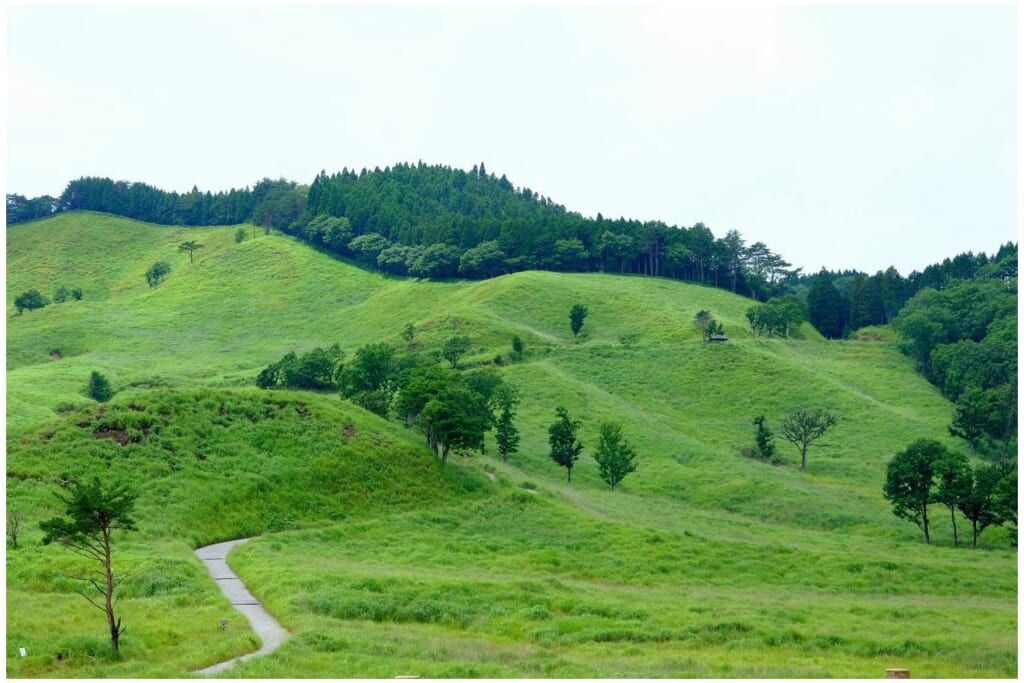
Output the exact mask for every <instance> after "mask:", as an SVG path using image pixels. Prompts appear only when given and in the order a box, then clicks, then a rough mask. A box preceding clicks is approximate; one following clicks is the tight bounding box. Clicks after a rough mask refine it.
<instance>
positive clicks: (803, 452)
mask: <svg viewBox="0 0 1024 683" xmlns="http://www.w3.org/2000/svg"><path fill="white" fill-rule="evenodd" d="M800 469H801V470H804V469H807V444H801V446H800Z"/></svg>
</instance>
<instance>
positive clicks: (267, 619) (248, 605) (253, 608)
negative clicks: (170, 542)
mask: <svg viewBox="0 0 1024 683" xmlns="http://www.w3.org/2000/svg"><path fill="white" fill-rule="evenodd" d="M248 540H249V539H248V538H240V539H238V540H236V541H225V542H224V543H214V544H213V545H208V546H204V547H202V548H197V549H196V555H198V556H199V559H200V560H202V561H203V564H205V565H206V568H207V569H209V570H210V574H211V575H212V576H213V579H214V580H215V581H216V582H217V585H218V586H220V590H221V592H222V593H224V595H225V596H227V599H228V600H230V601H231V604H232V605H233V606H234V607H235V609H236V610H238V611H239V612H241V613H242V614H244V615H245V618H246V619H248V620H249V623H250V624H252V630H253V631H255V632H256V635H257V636H259V637H260V640H262V641H263V645H261V646H260V649H259V650H256V652H250V653H249V654H247V655H242V656H241V657H235V658H234V659H229V660H228V661H226V662H221V663H220V664H214V665H213V666H208V667H206V668H205V669H200V670H199V671H197V672H196V673H199V674H205V675H210V674H215V673H219V672H221V671H223V670H225V669H227V668H228V667H230V666H231V665H232V664H234V663H235V662H240V661H244V660H246V659H251V658H252V657H261V656H263V655H265V654H269V653H271V652H273V651H274V650H276V649H277V648H279V647H280V646H281V644H282V643H283V642H284V641H285V639H286V638H288V632H287V631H285V630H284V627H283V626H281V624H279V623H278V622H277V619H274V617H272V616H271V615H270V612H268V611H267V610H265V609H263V605H261V604H260V602H259V600H257V599H256V598H255V597H253V595H252V593H250V592H249V589H247V588H246V587H245V584H244V583H242V580H241V579H240V578H238V574H236V573H235V572H233V571H232V570H231V567H229V566H228V563H227V555H228V551H229V550H231V549H232V548H234V547H235V546H236V545H239V544H241V543H245V542H246V541H248Z"/></svg>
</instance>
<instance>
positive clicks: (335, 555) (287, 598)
mask: <svg viewBox="0 0 1024 683" xmlns="http://www.w3.org/2000/svg"><path fill="white" fill-rule="evenodd" d="M236 229H237V226H235V227H217V228H179V227H166V226H157V225H149V224H145V223H139V222H136V221H131V220H127V219H122V218H116V217H112V216H107V215H102V214H92V213H65V214H61V215H59V216H57V217H55V218H52V219H47V220H44V221H38V222H33V223H28V224H20V225H15V226H12V227H9V228H8V231H7V320H6V329H7V485H6V493H7V511H8V514H10V513H11V511H12V510H13V511H16V512H17V513H18V515H19V517H20V518H21V519H22V531H21V535H20V539H19V545H20V547H19V548H17V549H12V548H11V547H10V546H8V550H7V556H6V568H7V594H6V596H7V645H6V647H7V671H6V673H7V675H8V676H10V677H16V678H20V677H43V678H54V677H56V678H62V677H146V678H150V677H154V678H161V677H184V676H190V675H192V673H191V672H193V671H195V670H196V669H199V668H201V667H204V666H207V665H210V664H213V663H215V662H218V661H221V660H223V659H227V658H230V657H233V656H237V655H240V654H244V653H246V652H250V651H252V650H254V649H256V647H257V646H258V643H257V642H256V639H255V636H254V635H253V634H252V633H251V632H250V631H249V630H248V627H247V625H246V624H245V621H244V618H243V617H242V616H241V615H240V614H237V613H234V612H233V611H232V609H231V607H230V605H228V603H227V601H226V600H225V599H224V598H223V597H222V596H221V594H220V593H219V591H218V590H217V587H216V585H215V584H214V582H213V580H212V579H210V578H209V576H208V574H207V573H206V570H205V568H204V567H203V566H202V564H201V563H200V562H199V560H198V559H196V558H195V556H194V555H193V553H192V549H194V548H195V547H197V546H199V545H203V544H207V543H212V542H216V541H221V540H228V539H233V538H239V537H243V536H256V537H258V538H256V540H254V541H252V542H250V543H248V544H246V545H244V546H240V547H238V548H237V549H235V550H233V551H232V554H231V556H230V558H231V563H232V566H233V567H234V568H235V569H236V571H237V572H238V573H239V575H240V576H241V577H242V578H243V580H244V581H245V582H246V584H247V585H248V587H249V589H250V590H251V592H252V593H253V594H254V595H256V596H257V597H259V598H260V599H261V600H262V601H263V603H264V605H265V606H266V607H267V608H268V609H269V610H270V611H271V612H272V613H273V614H274V615H275V616H277V618H278V619H279V620H280V621H281V622H282V624H283V625H284V626H285V627H286V628H287V629H288V630H289V631H290V633H291V637H290V638H289V640H288V641H287V642H286V643H285V645H284V646H282V648H281V649H279V650H278V651H276V652H275V653H273V654H271V655H270V656H267V657H261V658H257V659H253V660H249V661H248V662H245V663H242V664H236V666H235V667H233V668H232V669H230V670H229V671H227V672H225V673H223V674H221V676H222V677H229V678H230V677H247V678H248V677H251V678H262V677H318V678H336V677H361V678H362V677H370V678H373V677H393V676H397V675H410V676H420V677H432V678H442V677H454V678H473V677H488V678H533V677H537V678H562V677H587V678H616V677H631V678H648V677H649V678H658V677H669V678H689V677H698V678H709V677H710V678H719V677H721V678H731V677H738V678H750V677H768V678H786V677H843V678H873V677H882V676H884V674H885V669H886V668H890V667H903V668H909V669H911V671H912V675H913V676H914V677H945V678H949V677H952V678H964V677H1015V676H1016V675H1017V668H1018V662H1017V554H1016V551H1015V550H1014V549H1012V548H1011V546H1010V539H1009V535H1008V533H1007V532H1006V531H1005V530H1004V529H1002V528H990V529H988V530H986V531H985V532H984V533H983V534H982V537H981V542H980V547H979V548H978V549H971V548H964V547H961V548H954V547H953V544H952V531H951V528H950V520H949V516H948V513H945V514H944V513H942V512H941V511H940V509H939V508H935V510H934V511H933V514H934V522H933V523H934V529H933V539H934V541H933V544H932V545H931V546H928V545H925V544H924V542H923V540H922V538H921V533H920V531H919V530H918V529H917V528H916V527H915V526H913V525H912V524H910V523H908V522H904V521H901V520H899V519H897V518H896V517H895V516H894V515H893V514H892V512H891V509H890V507H889V504H888V503H887V502H886V501H885V500H884V499H883V497H882V493H881V491H882V484H883V480H884V477H885V466H886V464H887V463H888V461H889V460H890V459H891V458H892V456H893V455H894V454H895V453H896V452H897V451H899V450H902V449H903V448H905V447H906V446H907V445H908V444H909V443H910V442H912V441H914V440H915V439H918V438H922V437H928V438H935V439H939V440H941V441H943V442H944V443H945V444H946V445H947V446H949V447H950V448H954V449H964V448H965V446H964V445H963V444H962V442H959V441H957V440H955V439H953V438H951V437H949V436H948V432H947V430H946V425H947V424H948V422H949V419H950V416H951V413H952V405H951V404H950V403H949V402H948V401H947V400H945V399H944V398H943V397H942V396H941V395H940V394H939V392H938V391H937V390H936V389H935V388H934V387H932V386H931V385H929V384H928V383H927V382H926V381H925V380H924V379H923V378H922V377H920V376H919V375H917V374H916V373H915V372H914V369H913V363H912V361H911V360H910V359H908V358H906V357H904V356H903V355H901V354H900V353H899V351H898V349H897V346H896V342H895V340H894V337H893V335H892V333H891V332H890V331H889V330H887V329H884V328H878V329H876V330H873V332H874V333H873V334H870V335H862V336H861V337H860V338H859V339H857V340H850V341H842V342H829V341H825V340H824V339H822V338H821V337H820V336H819V335H818V334H817V333H816V332H815V331H814V330H813V329H812V328H811V327H810V326H808V325H805V326H804V327H803V328H802V329H801V330H800V331H799V332H798V334H797V335H795V337H794V338H792V339H788V340H780V339H766V338H758V337H754V336H753V335H752V334H751V333H750V331H749V327H748V324H747V321H746V318H745V317H744V313H745V311H746V309H747V307H748V306H749V305H750V304H751V302H750V301H749V300H747V299H743V298H741V297H738V296H734V295H732V294H730V293H728V292H725V291H722V290H719V289H713V288H710V287H702V286H697V285H691V284H686V283H682V282H676V281H668V280H662V279H652V278H643V277H636V276H618V275H604V274H577V275H570V274H560V273H550V272H523V273H516V274H512V275H506V276H503V277H499V278H495V279H492V280H485V281H473V282H469V281H458V282H429V281H418V280H414V279H406V278H391V277H387V276H383V275H380V274H377V273H374V272H369V271H366V270H363V269H361V268H358V267H356V266H353V265H352V264H350V263H347V262H345V261H341V260H338V259H336V258H334V257H332V256H330V255H328V254H325V253H321V252H318V251H316V250H315V249H312V248H310V247H309V246H308V245H305V244H302V243H300V242H298V241H296V240H294V239H292V238H289V237H286V236H283V235H280V234H276V233H275V234H271V235H264V234H262V232H260V233H259V234H258V235H257V236H256V237H255V238H253V236H252V232H251V227H249V226H246V230H247V235H248V238H247V239H246V240H245V241H244V242H242V243H240V244H239V243H236V242H235V239H234V235H235V231H236ZM185 240H195V241H198V242H200V243H202V244H203V245H204V247H203V248H202V249H201V250H199V251H197V252H196V253H195V263H193V264H190V263H189V256H188V254H186V253H181V252H179V251H178V250H177V245H178V244H180V243H181V242H183V241H185ZM157 260H165V261H168V262H169V263H170V264H171V273H170V275H169V276H168V278H167V279H166V280H165V281H164V282H163V283H162V284H160V286H158V287H156V288H150V287H148V286H147V284H146V281H145V277H144V274H145V271H146V269H147V268H149V267H150V266H151V265H152V264H153V262H154V261H157ZM60 285H64V286H67V287H69V288H72V287H80V288H81V289H82V290H83V299H82V300H81V301H70V302H66V303H61V304H51V305H49V306H47V307H45V308H42V309H39V310H35V311H28V312H25V313H23V314H20V315H18V314H16V311H15V309H14V307H13V300H14V297H15V296H17V295H18V294H19V293H21V292H23V291H25V290H27V289H31V288H35V289H39V290H40V291H41V292H43V294H45V295H47V296H50V295H52V293H53V291H54V290H55V289H56V288H57V287H58V286H60ZM575 303H583V304H586V305H587V306H588V309H589V316H588V317H587V319H586V323H585V325H584V328H583V334H582V335H581V339H579V340H574V339H573V336H572V333H571V331H570V329H569V317H568V312H569V309H570V308H571V306H572V305H573V304H575ZM701 309H706V310H710V311H711V312H712V313H713V314H714V316H715V318H716V319H717V320H720V321H722V322H723V324H724V326H725V331H726V334H727V335H728V336H729V338H730V340H729V341H728V342H727V343H722V344H706V343H704V342H702V341H701V337H700V333H699V331H698V330H697V329H696V327H695V326H694V325H693V322H692V321H693V318H694V315H695V314H696V313H697V311H699V310H701ZM407 323H413V324H414V325H415V329H416V335H415V339H414V345H415V347H416V349H417V350H420V351H431V350H439V349H440V348H441V345H442V344H443V343H444V341H445V340H446V339H448V338H449V337H452V336H455V335H467V336H469V337H470V339H471V340H472V349H471V351H470V352H469V353H468V354H467V356H466V357H465V358H464V359H463V361H462V363H461V364H462V365H463V366H464V367H467V368H475V367H493V368H494V369H495V370H496V371H497V372H499V373H500V375H501V377H502V378H503V380H505V381H506V382H508V383H510V384H514V385H515V386H516V387H518V389H519V392H520V395H521V397H522V402H521V404H520V405H519V407H518V417H517V424H518V427H519V430H520V433H521V444H520V452H519V453H517V454H515V455H513V457H512V458H511V459H510V460H509V462H507V463H503V462H501V461H500V460H499V459H498V458H497V457H496V456H495V455H494V453H496V450H497V449H496V447H495V443H494V440H493V435H491V436H489V437H488V442H487V449H486V450H487V453H486V454H483V455H481V454H479V453H473V454H458V455H453V456H452V457H450V458H449V462H448V465H447V466H445V467H442V466H441V464H440V462H439V461H438V460H437V459H436V458H435V456H434V455H433V453H431V451H430V450H429V449H428V448H427V447H426V445H425V444H424V443H423V439H422V437H421V436H420V434H419V433H418V432H416V431H415V430H414V429H408V428H406V427H404V425H403V424H402V423H401V422H399V421H397V420H394V419H392V420H390V421H388V420H384V419H381V418H379V417H377V416H375V415H373V414H371V413H368V412H366V411H364V410H362V409H361V408H359V407H357V406H355V405H353V404H352V403H350V402H348V401H343V400H341V399H340V398H339V397H338V395H336V394H331V393H314V392H299V391H271V392H267V391H261V390H259V389H257V388H255V385H254V381H255V377H256V375H257V374H258V373H259V372H260V370H262V369H263V368H264V367H266V366H267V365H268V364H270V363H272V362H274V361H277V360H278V359H280V358H281V357H282V356H283V355H284V354H286V353H287V352H289V351H296V352H300V353H301V352H304V351H308V350H310V349H312V348H314V347H317V346H321V347H325V346H329V345H331V344H334V343H339V344H340V345H341V346H342V348H343V349H344V350H345V352H346V354H347V356H348V357H349V358H351V356H352V354H353V353H354V352H355V351H356V349H358V348H359V347H360V346H362V345H364V344H367V343H371V342H387V343H390V344H392V345H394V346H395V347H396V348H399V349H403V350H404V349H405V348H406V342H405V340H403V339H402V336H401V332H402V329H403V327H404V326H405V325H406V324H407ZM513 335H519V336H520V337H521V338H522V339H523V341H524V343H525V346H526V354H525V357H524V358H523V359H521V360H517V361H515V362H511V361H510V353H511V344H510V339H511V337H512V336H513ZM498 356H501V362H500V363H498V362H496V361H497V357H498ZM93 370H98V371H100V372H102V373H103V374H105V375H106V376H107V377H108V378H109V379H110V380H111V384H112V386H113V388H114V389H115V390H116V391H117V393H116V395H115V397H114V398H113V400H112V401H111V402H110V403H107V404H102V405H100V404H97V403H95V402H94V401H92V400H90V399H88V398H87V397H86V396H85V394H84V388H85V384H86V381H87V379H88V377H89V374H90V372H92V371H93ZM560 405H561V406H565V407H566V408H568V410H569V412H570V413H571V414H572V415H573V417H575V418H577V419H579V420H581V422H582V428H581V439H582V441H583V443H584V445H585V447H586V450H585V451H584V455H583V456H582V457H581V459H580V461H579V462H578V463H577V465H576V467H575V468H574V469H573V477H572V483H571V484H569V483H567V482H566V476H565V470H564V469H562V468H559V467H557V466H556V465H555V464H554V463H553V462H552V461H551V460H550V458H549V457H548V443H547V426H548V425H549V424H550V423H551V422H552V421H553V420H554V410H555V407H556V406H560ZM804 407H810V408H819V407H820V408H826V409H828V410H830V411H832V412H834V413H836V414H837V415H839V417H840V422H839V424H838V425H837V426H836V427H835V428H834V429H832V430H831V431H829V432H828V433H827V434H826V435H825V436H824V437H823V438H822V439H821V440H820V441H819V442H816V443H815V444H814V445H812V446H811V449H810V451H809V453H808V464H807V469H806V470H805V471H801V470H800V469H799V462H800V455H799V452H798V451H797V449H796V448H795V447H794V446H792V445H791V444H789V443H786V442H785V441H782V440H781V439H777V440H776V447H777V449H778V451H779V453H780V454H781V456H782V458H783V463H782V464H781V465H777V466H773V465H769V464H765V463H762V462H758V461H755V460H752V459H750V458H747V457H744V456H743V455H742V451H743V449H744V448H747V447H750V446H752V445H753V440H754V431H755V429H754V426H753V424H752V421H753V418H755V417H757V416H758V415H760V414H764V415H765V416H766V418H767V421H768V425H769V427H771V428H773V429H777V427H778V425H779V423H780V422H781V419H782V418H783V416H785V415H786V414H787V413H788V412H790V411H792V410H795V409H798V408H804ZM604 421H616V422H619V423H621V424H622V425H623V430H624V433H625V435H626V438H627V439H628V440H629V441H630V443H631V444H633V446H634V447H635V448H636V450H637V452H638V454H639V469H638V470H637V471H636V472H635V473H633V474H631V475H630V476H628V477H627V478H626V479H625V480H624V481H623V483H622V484H621V485H620V486H619V487H618V488H617V489H616V490H615V491H614V492H612V491H609V490H608V488H607V486H606V485H604V484H603V482H602V481H601V479H600V477H599V476H598V468H597V465H596V463H595V462H594V460H593V458H592V453H593V450H594V446H595V445H596V442H597V435H598V428H599V425H600V424H601V423H602V422H604ZM94 474H96V475H100V476H105V477H116V478H119V479H125V480H128V481H131V482H132V483H133V485H134V486H135V487H136V489H137V490H138V493H139V499H138V506H137V518H138V522H139V530H138V531H137V532H133V533H128V534H122V535H119V536H117V537H116V540H115V549H116V552H117V555H116V557H115V567H116V568H117V569H118V570H119V571H121V572H123V573H125V574H126V575H127V578H126V580H125V582H124V584H123V586H122V588H121V592H120V598H119V600H120V602H119V604H120V609H121V610H122V611H123V613H124V621H125V623H126V624H127V631H126V633H125V635H124V636H123V638H122V641H121V643H122V651H121V653H120V655H119V656H116V657H115V656H113V655H112V654H111V653H110V652H109V644H108V642H107V639H106V638H105V635H106V631H105V623H104V620H103V615H102V614H101V613H100V612H99V611H97V610H96V609H95V608H93V607H92V606H90V605H89V604H88V603H87V602H86V601H85V600H83V599H82V598H81V597H80V596H78V595H77V594H76V593H75V590H76V589H77V588H78V587H79V586H78V585H77V584H76V582H75V581H74V580H73V579H71V578H69V577H71V576H75V575H80V574H81V572H82V571H84V569H83V566H84V565H83V564H82V561H81V560H80V558H78V557H77V556H75V555H73V554H71V553H69V552H67V551H66V550H63V549H61V548H58V547H51V546H42V544H41V542H40V539H41V537H42V533H41V531H40V530H39V526H38V524H39V522H40V521H41V520H43V519H46V518H48V517H51V516H53V515H55V514H58V513H59V512H60V509H59V504H58V501H57V498H56V497H55V494H56V493H59V492H60V491H61V488H60V485H61V482H62V481H66V480H68V479H71V478H80V477H87V476H92V475H94ZM965 524H966V522H965ZM963 529H964V527H963V526H962V527H961V531H963ZM221 619H230V620H231V627H230V628H228V629H227V630H221V629H220V628H219V621H220V620H221ZM19 647H24V648H26V650H27V653H28V656H26V657H20V656H19V653H18V648H19ZM58 655H59V656H58Z"/></svg>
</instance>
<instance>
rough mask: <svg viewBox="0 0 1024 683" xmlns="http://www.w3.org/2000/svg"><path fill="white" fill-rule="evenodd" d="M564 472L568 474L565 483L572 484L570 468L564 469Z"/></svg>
mask: <svg viewBox="0 0 1024 683" xmlns="http://www.w3.org/2000/svg"><path fill="white" fill-rule="evenodd" d="M565 471H566V472H567V473H568V476H569V478H568V480H567V481H568V482H569V483H570V484H571V483H572V467H566V468H565Z"/></svg>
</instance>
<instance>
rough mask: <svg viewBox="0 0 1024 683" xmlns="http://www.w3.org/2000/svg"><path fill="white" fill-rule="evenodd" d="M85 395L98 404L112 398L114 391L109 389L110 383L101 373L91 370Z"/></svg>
mask: <svg viewBox="0 0 1024 683" xmlns="http://www.w3.org/2000/svg"><path fill="white" fill-rule="evenodd" d="M85 393H86V395H87V396H88V397H89V398H91V399H93V400H94V401H98V402H100V403H106V402H107V401H109V400H110V399H111V397H113V395H114V391H113V390H112V389H111V388H110V382H109V381H108V380H107V378H106V377H104V376H103V375H102V374H101V373H99V372H97V371H95V370H93V371H92V374H91V375H89V383H88V384H87V385H86V388H85Z"/></svg>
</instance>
